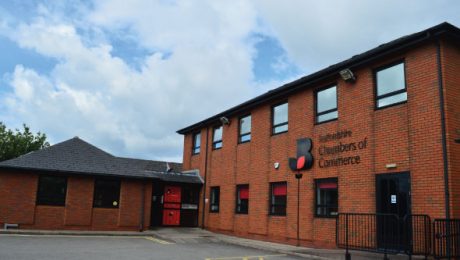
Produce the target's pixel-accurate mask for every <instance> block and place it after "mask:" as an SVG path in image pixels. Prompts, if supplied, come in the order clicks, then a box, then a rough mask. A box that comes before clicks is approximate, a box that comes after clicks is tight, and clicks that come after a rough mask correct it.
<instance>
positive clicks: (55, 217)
mask: <svg viewBox="0 0 460 260" xmlns="http://www.w3.org/2000/svg"><path fill="white" fill-rule="evenodd" d="M37 187H38V174H35V173H31V172H18V171H5V170H2V172H0V225H1V226H3V224H4V223H14V224H19V228H21V229H52V230H56V229H66V230H120V231H122V230H130V231H138V230H139V229H140V226H141V217H140V215H141V212H142V208H141V205H142V202H144V203H145V205H144V219H143V221H144V223H143V229H144V230H145V229H147V228H148V227H149V226H150V207H151V197H152V183H151V182H146V181H140V180H130V179H122V181H121V191H120V206H119V208H93V192H94V177H86V176H78V175H70V176H68V178H67V194H66V205H65V206H44V205H36V196H37ZM142 196H144V198H142Z"/></svg>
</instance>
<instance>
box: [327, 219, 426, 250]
mask: <svg viewBox="0 0 460 260" xmlns="http://www.w3.org/2000/svg"><path fill="white" fill-rule="evenodd" d="M336 225H337V229H336V232H337V233H336V239H337V245H338V247H340V248H345V249H346V259H351V256H350V253H349V250H360V251H370V252H377V253H383V254H384V259H388V257H387V254H395V253H406V254H408V255H409V256H412V255H422V256H425V258H427V257H428V256H429V255H430V253H431V220H430V217H429V216H427V215H406V216H405V217H399V216H398V215H394V214H362V213H340V214H339V216H338V218H337V223H336Z"/></svg>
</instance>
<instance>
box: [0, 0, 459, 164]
mask: <svg viewBox="0 0 460 260" xmlns="http://www.w3.org/2000/svg"><path fill="white" fill-rule="evenodd" d="M74 3H75V1H72V2H71V3H70V4H65V3H60V2H56V3H54V2H46V4H39V5H37V10H36V11H35V12H34V13H35V16H32V17H27V19H25V18H24V19H21V16H20V15H10V14H9V13H8V11H6V9H2V8H1V7H0V14H1V17H0V35H4V36H7V37H8V38H10V39H12V40H14V41H15V42H17V44H18V45H19V46H21V47H22V48H26V49H31V50H34V51H36V52H37V53H39V54H42V55H43V56H47V57H52V58H54V59H55V60H56V61H57V65H56V66H55V67H54V68H53V69H52V70H51V71H49V72H48V73H42V74H40V73H38V72H37V71H35V70H33V69H31V68H27V67H26V66H23V65H18V66H16V68H15V70H14V71H12V72H10V74H8V75H7V76H6V77H4V78H5V79H6V81H7V83H8V84H9V85H10V86H11V88H12V92H11V93H8V94H0V102H1V106H2V108H5V109H6V110H5V111H3V112H0V116H1V117H2V119H5V120H7V121H8V122H13V124H16V125H18V124H20V123H22V122H25V123H27V124H29V125H31V126H32V127H33V128H35V129H39V130H41V131H43V132H45V133H47V134H48V135H49V137H50V138H51V141H52V142H57V141H62V140H64V139H66V138H70V137H72V136H75V135H78V136H80V137H82V138H84V139H86V140H88V141H89V142H91V143H94V144H95V145H97V146H100V147H101V148H103V149H107V150H108V151H110V152H112V153H113V154H115V155H122V156H133V157H141V158H150V159H174V160H177V161H180V160H181V159H182V158H181V157H182V145H183V141H182V136H180V135H178V134H176V133H175V131H176V130H177V129H179V128H182V127H185V126H187V125H189V124H192V123H195V122H197V121H200V120H202V119H204V118H206V117H208V116H211V115H213V114H215V113H218V112H221V111H223V110H224V109H227V108H229V107H231V106H233V105H237V104H238V103H240V102H242V101H244V100H246V99H248V98H250V97H253V96H254V95H255V94H260V93H263V92H265V91H266V90H268V89H270V88H274V87H277V86H279V85H281V84H282V83H283V82H284V81H286V80H294V79H293V78H290V79H286V77H291V75H289V76H285V77H282V76H281V77H280V78H278V79H273V78H270V80H269V81H259V80H258V79H255V78H254V74H253V66H254V64H253V62H254V59H253V58H254V57H255V55H256V51H257V50H256V49H255V45H256V43H257V41H256V40H254V39H253V38H251V37H254V35H257V34H259V35H260V34H262V35H267V34H268V36H269V37H273V38H275V39H276V41H278V42H280V43H281V45H282V46H283V48H284V49H285V50H286V53H284V54H282V56H279V57H278V58H277V59H267V60H277V61H278V62H277V63H274V64H272V69H274V71H275V72H276V71H278V72H279V71H282V70H283V69H284V68H285V66H286V62H287V61H289V62H294V63H295V65H296V66H298V67H300V68H301V69H302V71H304V72H305V73H306V74H308V73H311V72H314V71H315V70H318V69H320V68H322V67H325V66H327V65H330V64H332V63H335V62H338V61H340V60H342V59H345V58H349V57H350V56H351V55H354V54H357V53H359V52H362V51H365V50H367V49H369V48H371V47H375V46H377V45H378V44H381V43H383V42H385V41H389V40H392V39H394V38H395V37H398V36H401V35H404V34H407V33H411V32H414V31H417V30H422V29H424V28H426V27H429V26H432V25H434V24H436V23H439V22H442V21H444V20H448V21H451V22H454V23H456V24H457V25H459V24H460V19H459V18H458V12H457V11H458V10H459V4H458V3H457V2H455V1H438V2H436V4H430V3H431V2H428V1H414V0H409V1H403V2H401V1H396V0H390V1H385V2H379V3H377V2H375V1H365V0H356V1H355V0H353V1H344V0H339V1H303V0H292V1H290V2H289V3H288V4H287V3H285V2H280V1H274V0H260V1H256V2H249V1H245V0H238V1H214V0H209V1H191V0H190V1H164V0H163V1H143V0H132V1H129V4H126V1H123V0H101V1H95V2H94V3H90V4H82V5H78V6H75V5H72V4H74ZM76 3H78V1H77V2H76ZM32 13H33V12H32ZM13 17H14V19H13ZM114 36H115V38H120V39H124V38H126V39H130V42H132V43H133V44H134V45H136V46H133V47H134V48H139V49H145V50H146V53H147V54H145V55H144V56H143V57H140V58H139V66H137V67H136V68H135V67H133V66H132V65H130V64H129V63H128V62H127V61H126V60H123V57H117V56H114V54H113V53H114V50H115V48H117V46H116V43H114V42H113V41H112V38H113V37H114ZM267 67H270V66H267ZM260 82H263V84H262V83H260ZM0 93H3V92H1V91H0Z"/></svg>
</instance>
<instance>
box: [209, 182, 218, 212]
mask: <svg viewBox="0 0 460 260" xmlns="http://www.w3.org/2000/svg"><path fill="white" fill-rule="evenodd" d="M219 199H220V188H219V187H211V206H210V208H209V211H210V212H219Z"/></svg>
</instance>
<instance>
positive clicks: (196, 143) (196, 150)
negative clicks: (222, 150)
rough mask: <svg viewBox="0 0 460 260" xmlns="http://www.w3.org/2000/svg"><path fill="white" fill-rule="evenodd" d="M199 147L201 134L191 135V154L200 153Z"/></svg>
mask: <svg viewBox="0 0 460 260" xmlns="http://www.w3.org/2000/svg"><path fill="white" fill-rule="evenodd" d="M200 145H201V133H196V134H194V135H193V149H192V154H199V153H200Z"/></svg>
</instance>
